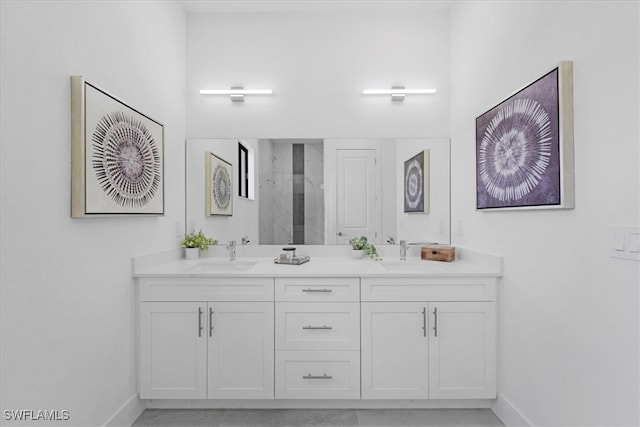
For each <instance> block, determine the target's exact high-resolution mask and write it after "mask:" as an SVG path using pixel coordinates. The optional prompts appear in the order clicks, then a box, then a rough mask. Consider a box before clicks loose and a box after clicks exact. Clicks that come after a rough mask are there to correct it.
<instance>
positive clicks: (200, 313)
mask: <svg viewBox="0 0 640 427" xmlns="http://www.w3.org/2000/svg"><path fill="white" fill-rule="evenodd" d="M205 310H206V304H202V303H195V302H188V303H187V302H143V303H140V398H141V399H203V398H206V392H207V386H206V381H207V358H206V354H207V336H206V333H205V328H204V327H205V322H206V319H205V317H204V316H205Z"/></svg>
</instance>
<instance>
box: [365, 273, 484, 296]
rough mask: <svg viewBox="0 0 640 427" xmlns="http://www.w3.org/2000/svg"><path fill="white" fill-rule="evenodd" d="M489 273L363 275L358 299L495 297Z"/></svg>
mask: <svg viewBox="0 0 640 427" xmlns="http://www.w3.org/2000/svg"><path fill="white" fill-rule="evenodd" d="M495 298H496V279H495V278H493V277H438V278H435V277H434V278H419V277H415V278H414V277H412V278H389V277H386V278H363V279H362V301H398V302H402V301H495Z"/></svg>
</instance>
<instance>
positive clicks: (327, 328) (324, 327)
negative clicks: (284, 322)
mask: <svg viewBox="0 0 640 427" xmlns="http://www.w3.org/2000/svg"><path fill="white" fill-rule="evenodd" d="M302 329H307V330H309V329H311V330H315V329H323V330H329V329H333V326H327V325H324V326H311V325H309V326H303V327H302Z"/></svg>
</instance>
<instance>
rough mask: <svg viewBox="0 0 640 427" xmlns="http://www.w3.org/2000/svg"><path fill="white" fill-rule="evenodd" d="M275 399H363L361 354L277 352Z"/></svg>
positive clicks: (347, 352) (341, 352) (357, 352)
mask: <svg viewBox="0 0 640 427" xmlns="http://www.w3.org/2000/svg"><path fill="white" fill-rule="evenodd" d="M275 392H276V393H275V394H276V399H360V352H359V351H276V390H275Z"/></svg>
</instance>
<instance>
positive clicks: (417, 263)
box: [380, 260, 442, 272]
mask: <svg viewBox="0 0 640 427" xmlns="http://www.w3.org/2000/svg"><path fill="white" fill-rule="evenodd" d="M380 265H381V266H382V267H383V268H384V269H386V270H389V271H408V272H409V271H410V272H413V271H416V272H420V271H434V270H441V269H442V265H440V264H436V263H435V262H434V261H423V260H407V261H401V260H396V261H381V262H380Z"/></svg>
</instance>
